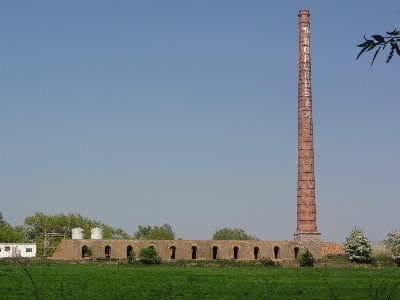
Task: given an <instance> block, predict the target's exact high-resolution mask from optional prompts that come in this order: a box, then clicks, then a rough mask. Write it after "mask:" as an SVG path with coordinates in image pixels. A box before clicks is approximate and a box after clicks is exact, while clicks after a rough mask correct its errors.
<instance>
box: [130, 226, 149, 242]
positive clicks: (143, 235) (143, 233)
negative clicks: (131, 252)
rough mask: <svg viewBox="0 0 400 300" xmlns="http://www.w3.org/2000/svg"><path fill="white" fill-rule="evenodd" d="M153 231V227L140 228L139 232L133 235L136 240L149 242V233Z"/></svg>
mask: <svg viewBox="0 0 400 300" xmlns="http://www.w3.org/2000/svg"><path fill="white" fill-rule="evenodd" d="M150 230H151V226H147V227H144V226H140V225H139V226H138V230H136V231H135V233H134V234H133V238H134V239H135V240H148V237H149V232H150Z"/></svg>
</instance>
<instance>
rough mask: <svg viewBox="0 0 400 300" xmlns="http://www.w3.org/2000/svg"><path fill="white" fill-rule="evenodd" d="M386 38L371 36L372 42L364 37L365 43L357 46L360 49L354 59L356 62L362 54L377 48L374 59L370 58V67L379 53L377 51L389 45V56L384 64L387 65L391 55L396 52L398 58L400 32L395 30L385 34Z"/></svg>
mask: <svg viewBox="0 0 400 300" xmlns="http://www.w3.org/2000/svg"><path fill="white" fill-rule="evenodd" d="M386 34H387V36H382V35H377V34H375V35H372V36H371V37H372V38H373V39H372V40H369V39H367V38H366V37H365V35H364V39H365V42H364V43H362V44H359V45H357V46H358V47H361V48H362V49H361V51H360V53H358V56H357V58H356V60H357V59H358V58H359V57H360V56H361V54H363V53H364V52H368V51H371V50H372V49H375V48H376V47H378V46H379V47H378V49H377V50H376V51H375V54H374V57H373V58H372V62H371V66H372V64H373V63H374V61H375V58H376V56H377V55H378V53H379V50H381V49H382V50H385V48H386V46H387V45H390V52H389V55H388V57H387V59H386V63H388V62H389V61H390V60H391V59H392V57H393V54H394V53H395V52H396V53H397V55H398V56H400V48H399V45H398V42H400V31H397V30H396V29H395V30H393V31H391V32H389V31H387V32H386Z"/></svg>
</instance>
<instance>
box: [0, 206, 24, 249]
mask: <svg viewBox="0 0 400 300" xmlns="http://www.w3.org/2000/svg"><path fill="white" fill-rule="evenodd" d="M23 237H24V233H23V228H22V227H21V226H16V227H12V226H11V224H10V223H8V222H6V221H5V220H4V219H3V214H2V213H1V212H0V242H2V243H21V242H23Z"/></svg>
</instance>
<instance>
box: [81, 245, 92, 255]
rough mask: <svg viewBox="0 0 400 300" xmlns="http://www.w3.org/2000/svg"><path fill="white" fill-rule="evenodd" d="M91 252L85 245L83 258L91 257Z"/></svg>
mask: <svg viewBox="0 0 400 300" xmlns="http://www.w3.org/2000/svg"><path fill="white" fill-rule="evenodd" d="M89 252H90V251H89V247H88V246H86V245H84V246H83V247H82V258H86V257H89V256H90V254H91V253H89Z"/></svg>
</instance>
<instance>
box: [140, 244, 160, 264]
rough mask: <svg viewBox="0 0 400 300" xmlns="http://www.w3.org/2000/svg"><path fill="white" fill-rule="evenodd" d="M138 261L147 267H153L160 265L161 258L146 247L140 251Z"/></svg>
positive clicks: (152, 249)
mask: <svg viewBox="0 0 400 300" xmlns="http://www.w3.org/2000/svg"><path fill="white" fill-rule="evenodd" d="M139 260H140V261H141V262H142V263H144V264H147V265H154V264H160V263H161V257H159V256H158V255H157V252H156V250H155V249H154V248H152V247H146V248H143V249H141V250H140V252H139Z"/></svg>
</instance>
